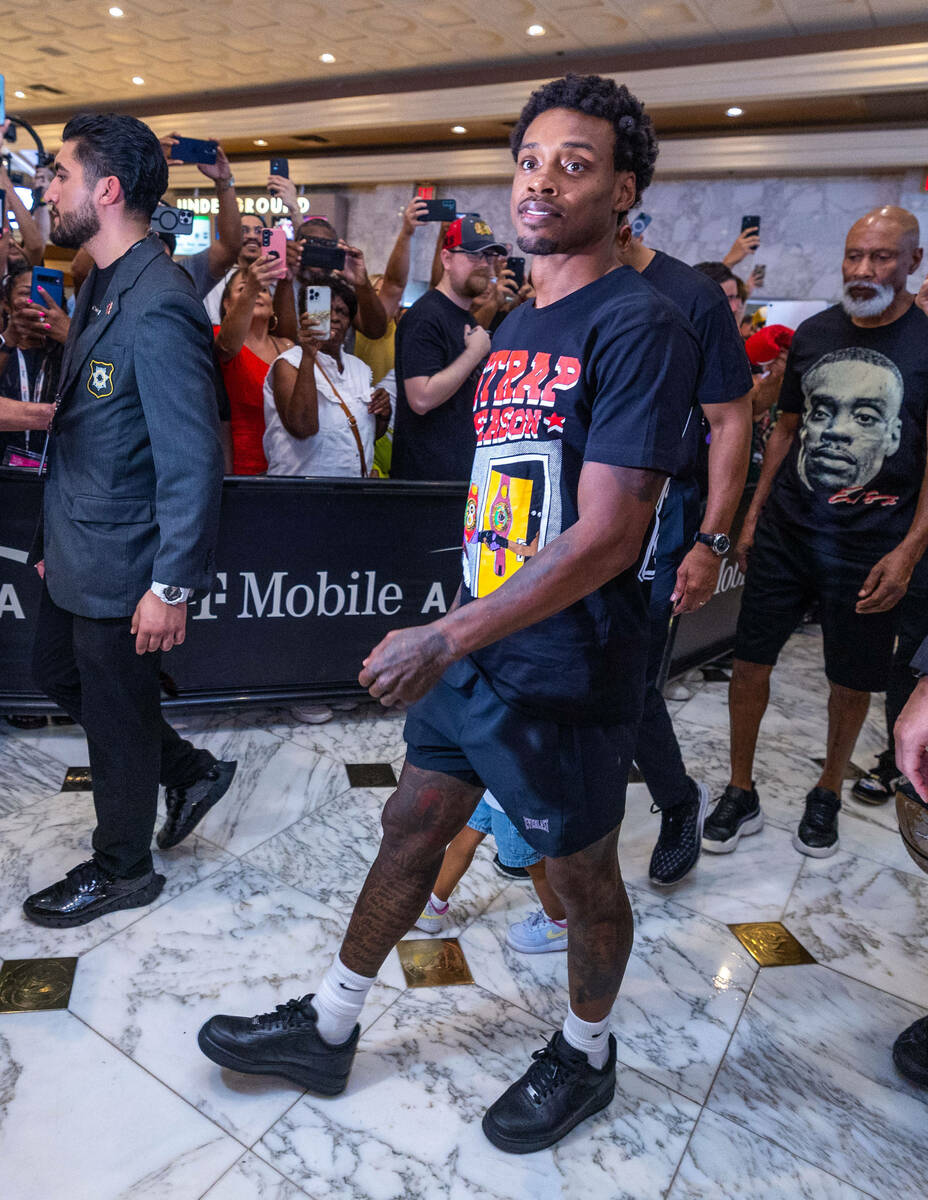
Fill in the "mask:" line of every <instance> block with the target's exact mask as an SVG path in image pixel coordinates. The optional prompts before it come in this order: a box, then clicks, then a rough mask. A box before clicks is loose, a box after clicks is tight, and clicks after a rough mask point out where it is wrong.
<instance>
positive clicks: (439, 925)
mask: <svg viewBox="0 0 928 1200" xmlns="http://www.w3.org/2000/svg"><path fill="white" fill-rule="evenodd" d="M447 920H448V909H447V908H446V909H445V910H444V912H439V911H438V909H437V908H436V907H435V906H434V905H433V904H432V901H431V899H428V900H426V902H425V908H424V909H423V910H422V916H421V917H420V918H419V920H418V921H416V923H415V925H414V926H413V928H414V929H421V930H422V932H423V933H441V931H442V930H443V929H444V927H445V923H446V921H447Z"/></svg>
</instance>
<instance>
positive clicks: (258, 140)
mask: <svg viewBox="0 0 928 1200" xmlns="http://www.w3.org/2000/svg"><path fill="white" fill-rule="evenodd" d="M255 145H256V146H266V145H267V142H266V141H265V140H264V138H255Z"/></svg>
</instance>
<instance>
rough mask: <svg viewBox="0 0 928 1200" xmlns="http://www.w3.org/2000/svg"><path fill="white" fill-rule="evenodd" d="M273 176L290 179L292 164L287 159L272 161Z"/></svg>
mask: <svg viewBox="0 0 928 1200" xmlns="http://www.w3.org/2000/svg"><path fill="white" fill-rule="evenodd" d="M271 174H272V175H282V176H283V178H284V179H289V178H290V163H289V162H288V161H287V159H286V158H272V159H271Z"/></svg>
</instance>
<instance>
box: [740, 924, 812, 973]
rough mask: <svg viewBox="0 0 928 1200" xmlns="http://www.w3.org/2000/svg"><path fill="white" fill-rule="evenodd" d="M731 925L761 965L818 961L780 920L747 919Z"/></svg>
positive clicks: (787, 965)
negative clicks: (744, 921) (741, 922)
mask: <svg viewBox="0 0 928 1200" xmlns="http://www.w3.org/2000/svg"><path fill="white" fill-rule="evenodd" d="M728 928H729V929H730V930H731V931H732V933H733V934H734V935H735V937H736V938H737V939H738V941H739V942H740V943H741V945H742V946H744V948H745V950H747V952H748V954H750V955H751V957H752V958H755V959H756V960H757V961H758V962H759V963H760V965H761V966H762V967H798V966H803V965H806V964H809V963H814V962H815V959H814V958H813V957H812V955H811V954H810V953H809V951H808V950H807V949H806V948H805V946H803V944H802V943H801V942H798V941H797V940H796V939H795V938H794V937H793V935H792V934H791V933H790V931H789V930H788V929H787V928H786V926H785V925H782V924H781V923H780V922H779V921H748V922H746V923H744V924H741V925H729V926H728Z"/></svg>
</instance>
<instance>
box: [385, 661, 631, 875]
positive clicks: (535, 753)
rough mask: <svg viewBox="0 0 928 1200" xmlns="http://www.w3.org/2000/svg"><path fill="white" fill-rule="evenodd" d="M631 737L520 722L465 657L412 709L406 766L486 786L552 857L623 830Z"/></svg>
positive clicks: (609, 729) (626, 730)
mask: <svg viewBox="0 0 928 1200" xmlns="http://www.w3.org/2000/svg"><path fill="white" fill-rule="evenodd" d="M636 730H637V726H632V725H593V726H589V725H586V726H581V725H559V724H557V722H555V721H551V720H547V719H545V718H543V717H530V716H526V715H525V714H524V713H520V712H517V711H516V710H515V709H514V708H510V707H509V705H507V704H504V703H503V701H502V700H500V698H499V696H497V695H496V693H495V692H494V691H493V689H492V688H491V687H490V685H489V684H488V683H487V682H486V680H485V679H484V678H483V676H482V675H481V674H480V673H479V671H477V670H476V668H475V667H473V666H472V664H471V663H469V662H468V661H467V660H466V659H465V660H463V661H462V662H459V663H455V664H454V666H453V667H451V668H450V669H449V670H448V671H447V672H446V673H445V675H444V677H443V678H442V679H441V680H439V682H438V683H437V684H436V685H435V687H434V688H433V689H432V690H431V691H430V692H429V693H428V695H427V696H425V697H424V698H423V699H422V700H420V701H419V702H418V704H415V705H413V707H412V708H411V709H410V710H409V712H408V714H407V716H406V729H405V731H404V736H405V738H406V761H407V762H408V763H411V764H412V765H413V766H414V767H419V768H420V770H423V771H441V772H442V773H443V774H445V775H453V776H454V777H455V778H456V779H462V780H464V781H465V782H466V783H472V784H473V785H474V786H475V787H487V788H489V789H490V791H491V792H492V793H493V795H494V796H495V798H496V799H497V800H498V801H499V803H500V804H501V805H502V807H503V809H504V811H505V813H506V815H507V816H508V817H509V819H510V821H512V823H513V825H515V827H516V829H518V831H519V833H521V834H522V836H523V837H524V838H525V840H526V841H527V842H528V843H529V845H530V846H531V847H532V848H533V849H534V850H537V851H538V853H539V854H544V855H549V856H550V857H552V858H558V857H560V856H562V855H565V854H573V853H575V852H576V851H577V850H583V849H584V848H585V847H587V846H590V845H592V844H593V842H596V841H598V840H599V839H600V838H601V837H605V835H606V834H607V833H609V831H610V830H612V829H615V827H616V826H617V825H618V824H619V823H620V822H621V820H622V818H623V816H624V815H625V788H626V785H627V783H628V770H629V767H630V766H631V762H632V756H633V754H634V751H635V734H636Z"/></svg>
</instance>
